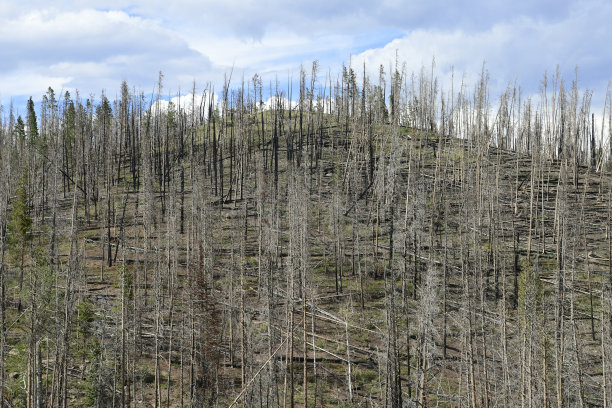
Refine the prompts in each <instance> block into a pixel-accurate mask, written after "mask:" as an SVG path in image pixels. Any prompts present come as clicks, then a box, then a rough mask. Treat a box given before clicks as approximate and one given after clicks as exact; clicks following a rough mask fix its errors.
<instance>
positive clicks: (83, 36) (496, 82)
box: [0, 0, 612, 112]
mask: <svg viewBox="0 0 612 408" xmlns="http://www.w3.org/2000/svg"><path fill="white" fill-rule="evenodd" d="M610 21H612V3H611V2H608V1H605V0H583V1H566V0H541V1H533V0H514V1H503V0H472V1H449V0H427V1H425V0H411V1H402V0H382V1H371V0H367V1H365V0H353V1H352V2H347V1H345V0H310V1H308V2H287V1H284V0H257V1H252V0H223V1H219V0H217V1H208V0H173V1H169V0H146V1H144V0H109V1H106V2H105V4H104V7H100V1H99V0H96V1H92V0H79V1H77V0H56V1H52V2H50V1H47V0H45V1H42V0H32V1H26V2H21V1H19V2H18V1H15V0H3V1H0V50H1V51H0V102H1V103H2V104H3V105H5V106H6V105H8V104H9V103H10V101H11V100H13V101H14V102H15V104H16V105H19V104H20V103H22V102H21V101H23V100H25V98H27V97H29V96H30V95H32V96H33V97H34V99H35V100H40V97H41V95H42V94H43V93H44V92H45V90H46V89H47V87H49V86H51V87H53V88H54V89H55V90H56V92H59V91H61V90H70V91H74V90H75V89H78V90H79V91H80V93H81V95H89V94H94V95H99V94H100V92H101V91H102V90H105V92H106V93H107V94H108V95H109V96H111V97H112V96H114V95H116V94H117V93H118V89H119V86H120V83H121V81H122V80H124V79H125V80H127V81H128V83H129V84H130V85H131V86H135V87H137V88H139V89H141V90H143V91H145V92H147V91H150V90H152V89H153V88H154V86H155V84H156V82H157V76H158V73H159V71H160V70H161V71H162V72H163V73H164V84H165V91H166V92H170V93H173V92H177V91H178V90H179V89H181V91H183V92H184V93H186V92H189V91H190V90H191V87H192V85H193V81H194V80H195V81H196V84H197V86H198V88H199V89H202V88H203V87H204V86H205V85H206V83H208V82H210V83H213V84H220V83H222V81H223V76H224V74H228V73H229V72H230V71H231V70H232V67H233V77H234V78H241V77H243V76H244V78H247V79H248V78H251V77H252V75H253V74H254V73H259V74H261V75H262V76H263V77H264V81H266V82H267V81H273V80H274V79H275V78H277V77H278V78H279V80H280V81H281V82H286V80H287V78H288V76H290V75H293V76H297V75H298V72H299V68H300V64H305V65H306V66H309V65H310V63H311V62H312V61H313V60H315V59H317V60H319V62H320V67H321V70H320V72H321V74H323V75H325V74H327V73H328V72H331V73H333V74H336V73H337V72H338V70H339V67H341V65H342V63H346V64H348V63H349V61H352V63H354V64H355V65H357V64H358V65H357V66H361V65H362V62H363V61H365V62H366V63H367V66H368V67H370V69H372V72H374V71H376V70H377V67H378V66H379V65H380V64H384V65H385V66H389V65H390V64H391V62H392V61H393V60H394V59H395V56H396V55H398V56H399V59H400V61H401V62H402V63H405V64H406V66H407V69H408V71H409V72H410V71H414V72H418V71H419V70H420V69H421V67H422V66H423V65H424V66H427V67H429V66H430V65H431V61H432V58H433V57H435V61H436V74H437V75H438V76H439V77H442V78H444V77H448V76H449V75H450V72H451V70H452V68H453V67H454V72H455V76H456V77H457V76H461V75H465V77H466V78H467V79H468V81H469V80H470V79H471V80H473V79H474V78H476V77H477V76H478V74H479V73H480V70H481V67H482V64H483V62H485V63H486V68H487V70H488V71H489V73H490V77H491V84H492V88H493V89H492V91H493V92H495V91H496V90H501V89H503V88H504V87H505V84H507V83H508V82H511V81H513V80H514V79H515V78H516V79H518V82H519V83H520V84H521V86H522V87H523V89H525V90H526V91H527V92H537V89H538V87H539V83H540V81H541V79H542V77H543V75H544V72H545V71H548V72H549V73H550V72H552V71H554V70H555V67H556V66H557V65H559V66H560V68H561V72H562V73H563V74H564V75H565V76H566V78H567V79H568V81H571V80H573V79H574V71H575V68H576V67H578V69H579V84H580V86H581V88H583V89H586V88H588V89H592V90H594V91H595V96H594V100H600V99H602V98H603V96H602V95H603V94H605V89H606V86H607V83H608V80H611V79H612V46H611V45H610V44H611V40H612V25H610V23H609V22H610ZM16 108H18V109H23V108H19V106H16ZM5 112H6V110H5Z"/></svg>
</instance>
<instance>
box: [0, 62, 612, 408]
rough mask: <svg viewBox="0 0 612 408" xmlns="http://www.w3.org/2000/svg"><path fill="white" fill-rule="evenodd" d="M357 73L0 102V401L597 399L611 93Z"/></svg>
mask: <svg viewBox="0 0 612 408" xmlns="http://www.w3.org/2000/svg"><path fill="white" fill-rule="evenodd" d="M376 72H377V74H376V75H375V76H373V75H368V74H366V69H365V67H363V68H362V69H357V68H355V67H350V66H345V67H343V68H342V69H341V71H340V72H338V73H327V74H325V73H323V72H322V70H321V69H320V68H319V67H318V64H317V63H316V62H315V63H313V64H312V65H311V66H308V67H303V68H301V69H300V71H299V75H298V76H297V78H291V79H290V80H288V81H285V82H286V83H282V81H281V82H279V80H278V79H275V80H272V81H270V79H264V78H263V77H261V76H258V75H255V76H254V77H252V78H241V79H236V75H234V76H233V77H232V76H231V75H228V76H227V77H226V80H225V83H224V84H223V86H221V87H218V88H217V89H215V87H214V86H213V85H212V84H208V85H207V84H206V83H204V84H196V83H194V84H193V89H192V90H190V92H189V93H187V94H183V95H182V96H181V95H179V96H177V97H174V96H175V95H174V94H172V95H170V91H169V90H167V89H165V88H164V79H163V75H162V74H161V73H160V75H159V82H158V83H157V84H156V85H155V90H154V91H153V92H152V93H144V92H142V91H140V90H138V89H135V88H132V87H131V86H130V85H129V84H128V83H127V82H123V83H122V84H118V90H117V93H116V96H115V97H111V96H110V93H108V92H105V91H103V92H101V93H100V94H99V95H98V96H94V95H88V96H84V95H81V94H79V93H77V92H73V93H72V94H71V93H70V92H67V91H62V92H61V94H56V93H55V91H54V90H53V89H51V88H49V89H48V91H47V92H46V93H45V94H44V95H38V96H36V95H35V96H34V99H32V98H30V100H29V101H28V103H27V106H26V107H25V108H26V109H25V111H24V112H23V113H21V114H19V111H18V110H17V109H16V108H14V107H13V106H11V107H10V109H9V107H6V106H5V107H4V108H3V110H2V112H3V113H2V118H1V119H0V120H1V123H0V268H1V274H0V319H1V326H2V330H1V332H0V388H1V389H2V394H1V397H0V407H2V408H4V407H25V408H41V407H61V408H65V407H118V408H119V407H120V408H125V407H155V408H162V407H168V408H170V407H331V406H341V407H436V406H442V407H470V408H476V407H486V408H488V407H497V406H508V407H519V406H520V407H551V406H556V407H573V406H579V407H586V406H602V407H611V406H612V384H610V381H612V374H611V373H612V371H611V369H610V367H611V366H612V312H611V305H612V303H611V299H612V297H611V296H612V293H611V292H612V261H611V259H612V236H611V234H612V229H611V227H612V173H611V172H612V144H611V143H610V142H611V137H612V98H610V96H611V95H612V94H610V92H609V91H607V90H597V92H600V91H603V92H606V95H607V97H606V98H605V103H604V106H601V107H600V106H597V107H594V106H592V97H593V93H592V92H591V91H584V90H581V89H580V88H579V86H578V80H577V78H576V79H570V80H567V79H565V78H563V77H562V76H561V75H560V74H559V73H558V72H557V73H555V74H553V75H551V74H548V75H543V78H542V81H541V86H540V89H539V92H538V93H536V94H526V93H524V92H523V91H521V88H520V87H519V86H518V85H515V84H510V85H508V86H507V88H506V89H505V91H504V92H502V93H501V94H499V95H494V94H493V93H492V91H491V90H490V85H489V76H488V74H487V72H486V71H485V70H484V69H483V72H482V73H481V75H480V76H479V79H478V81H476V83H472V84H467V83H465V82H464V81H461V80H458V79H457V78H448V79H447V78H444V79H443V80H442V79H439V78H437V77H436V76H435V75H434V69H433V67H432V69H431V70H430V69H429V68H423V69H422V70H421V71H420V72H416V73H409V72H406V69H405V68H402V66H400V65H398V64H395V65H394V64H391V65H390V66H389V67H383V66H381V67H380V69H377V70H376ZM442 84H444V86H443V85H442ZM171 96H172V98H171ZM36 98H39V99H38V100H40V102H34V100H37V99H36Z"/></svg>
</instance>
